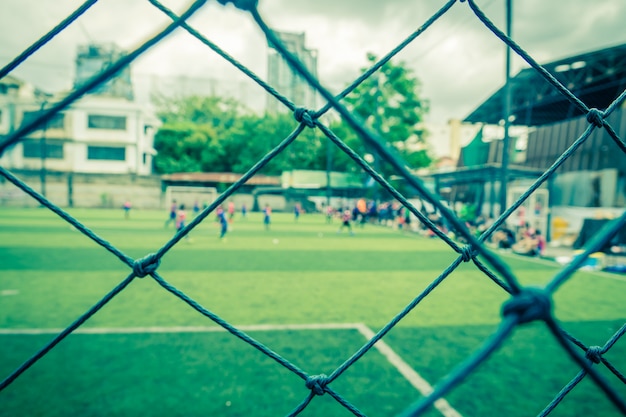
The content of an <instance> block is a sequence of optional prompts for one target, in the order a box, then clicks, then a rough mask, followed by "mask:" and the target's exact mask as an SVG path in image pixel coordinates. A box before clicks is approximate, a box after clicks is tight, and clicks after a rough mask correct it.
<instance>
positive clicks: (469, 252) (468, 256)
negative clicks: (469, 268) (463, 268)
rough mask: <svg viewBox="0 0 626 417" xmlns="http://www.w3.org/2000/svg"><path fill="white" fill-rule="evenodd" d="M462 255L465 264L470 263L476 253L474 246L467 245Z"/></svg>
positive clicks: (462, 250) (462, 249) (463, 248)
mask: <svg viewBox="0 0 626 417" xmlns="http://www.w3.org/2000/svg"><path fill="white" fill-rule="evenodd" d="M460 255H461V256H462V258H463V262H469V261H471V260H472V259H474V256H475V255H476V252H475V251H474V248H472V245H467V246H463V247H462V248H461V252H460Z"/></svg>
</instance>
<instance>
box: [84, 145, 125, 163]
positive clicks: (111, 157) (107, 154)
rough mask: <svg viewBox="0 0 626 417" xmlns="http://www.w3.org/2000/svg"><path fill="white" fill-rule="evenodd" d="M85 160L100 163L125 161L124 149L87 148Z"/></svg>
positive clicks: (106, 147)
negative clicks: (98, 161) (99, 161)
mask: <svg viewBox="0 0 626 417" xmlns="http://www.w3.org/2000/svg"><path fill="white" fill-rule="evenodd" d="M87 159H91V160H101V161H125V160H126V148H123V147H122V148H120V147H114V146H87Z"/></svg>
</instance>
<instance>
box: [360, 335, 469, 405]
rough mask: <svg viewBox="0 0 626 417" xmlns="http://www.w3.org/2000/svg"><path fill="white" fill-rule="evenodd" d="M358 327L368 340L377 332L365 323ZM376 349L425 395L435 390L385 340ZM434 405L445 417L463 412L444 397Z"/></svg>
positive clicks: (378, 343)
mask: <svg viewBox="0 0 626 417" xmlns="http://www.w3.org/2000/svg"><path fill="white" fill-rule="evenodd" d="M356 329H357V330H358V331H359V333H361V334H362V335H363V336H364V337H365V338H366V339H367V340H370V339H372V338H373V337H374V336H375V335H376V334H375V333H374V332H373V331H372V330H371V329H370V328H369V327H367V326H366V325H365V324H362V323H359V324H357V327H356ZM374 347H375V348H376V349H378V351H379V352H380V353H381V354H382V355H383V356H384V357H385V358H387V360H388V361H389V363H391V364H392V365H393V366H394V367H395V368H396V369H397V370H398V372H400V374H402V376H404V377H405V378H406V380H407V381H409V383H410V384H411V385H413V387H414V388H415V389H417V390H418V391H419V392H420V393H421V394H422V395H423V396H424V397H426V396H428V395H430V394H431V393H432V392H433V387H432V386H431V385H430V384H429V383H428V381H426V380H425V379H424V378H422V377H421V376H420V374H418V373H417V372H416V371H415V370H414V369H413V368H411V367H410V366H409V364H408V363H406V362H405V361H404V360H402V358H401V357H400V356H399V355H398V354H397V353H396V352H394V350H393V349H391V347H390V346H389V345H388V344H387V343H385V342H384V341H383V340H379V341H378V342H376V344H375V345H374ZM434 406H435V408H436V409H437V410H439V412H440V413H441V414H443V415H444V416H445V417H461V414H460V413H459V412H458V411H456V410H455V409H454V408H452V406H451V405H450V403H448V401H446V400H445V399H443V398H440V399H438V400H437V401H435V403H434Z"/></svg>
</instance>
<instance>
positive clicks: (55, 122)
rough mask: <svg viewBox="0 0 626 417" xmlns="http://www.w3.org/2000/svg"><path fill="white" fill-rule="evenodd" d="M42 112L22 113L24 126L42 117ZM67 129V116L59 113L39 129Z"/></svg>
mask: <svg viewBox="0 0 626 417" xmlns="http://www.w3.org/2000/svg"><path fill="white" fill-rule="evenodd" d="M42 114H43V112H41V111H38V110H37V111H25V112H24V113H22V126H26V125H28V124H30V123H32V122H33V121H34V120H35V119H36V118H38V117H39V116H41V115H42ZM64 127H65V114H63V113H57V114H55V115H54V116H52V117H51V118H50V119H48V120H47V121H45V122H43V123H42V124H40V125H39V126H38V127H37V129H39V130H41V129H63V128H64Z"/></svg>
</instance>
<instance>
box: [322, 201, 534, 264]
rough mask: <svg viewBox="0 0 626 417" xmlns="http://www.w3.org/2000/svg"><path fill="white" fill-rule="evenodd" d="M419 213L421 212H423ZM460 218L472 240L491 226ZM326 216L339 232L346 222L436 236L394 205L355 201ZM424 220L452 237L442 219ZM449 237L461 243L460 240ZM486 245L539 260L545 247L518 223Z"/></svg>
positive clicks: (528, 228)
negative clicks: (338, 221)
mask: <svg viewBox="0 0 626 417" xmlns="http://www.w3.org/2000/svg"><path fill="white" fill-rule="evenodd" d="M417 209H418V210H419V209H420V207H417ZM420 211H421V212H424V211H423V210H420ZM462 214H463V213H460V218H461V220H462V221H464V223H465V225H466V226H467V228H468V229H469V231H470V232H471V233H472V235H474V236H476V237H478V236H480V235H481V234H482V233H483V232H484V231H485V230H487V228H488V227H489V226H491V224H490V222H489V220H488V219H486V218H485V217H483V216H477V217H475V218H472V219H466V218H464V217H465V216H463V215H462ZM326 215H327V221H328V222H332V219H333V217H339V218H340V219H341V221H342V228H343V227H346V224H347V222H352V223H354V224H358V225H364V224H366V223H372V224H380V225H385V226H391V227H394V228H396V229H399V230H407V231H413V232H417V233H420V234H422V235H424V236H429V237H434V236H436V233H435V232H434V231H433V230H432V229H431V228H429V227H427V226H425V225H424V224H422V222H420V221H412V220H415V218H414V216H413V214H412V213H411V212H410V211H409V210H408V209H407V208H406V207H404V206H403V205H402V204H400V203H398V202H397V201H389V202H382V203H379V204H377V203H376V202H374V201H366V200H365V199H359V200H358V201H357V202H356V204H355V205H354V207H352V208H350V207H341V208H338V209H335V208H333V207H331V206H328V207H326ZM426 217H427V218H428V219H429V220H430V221H431V222H432V223H433V224H434V225H435V227H436V228H437V229H438V230H439V231H440V232H441V233H443V234H446V235H451V233H453V232H452V231H451V227H450V225H449V224H448V222H447V221H446V219H445V218H444V217H443V216H441V215H440V214H439V213H437V212H432V213H427V214H426ZM453 237H454V238H457V239H459V240H464V239H463V238H462V236H453ZM489 241H490V242H491V243H492V244H493V245H494V246H496V247H497V248H499V249H505V250H510V251H512V252H514V253H517V254H520V255H526V256H539V255H541V254H542V253H543V251H544V250H545V247H546V240H545V238H544V237H543V235H542V233H541V231H540V230H538V229H536V228H534V227H532V226H531V225H530V224H529V223H528V222H525V223H522V224H520V225H519V226H517V227H515V228H514V229H511V228H509V227H508V226H506V225H502V226H501V227H499V228H498V229H497V230H496V231H495V232H494V233H493V234H492V235H491V237H490V240H489Z"/></svg>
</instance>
